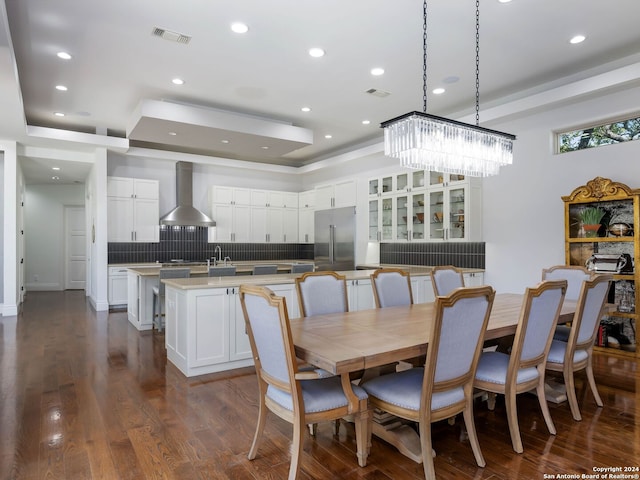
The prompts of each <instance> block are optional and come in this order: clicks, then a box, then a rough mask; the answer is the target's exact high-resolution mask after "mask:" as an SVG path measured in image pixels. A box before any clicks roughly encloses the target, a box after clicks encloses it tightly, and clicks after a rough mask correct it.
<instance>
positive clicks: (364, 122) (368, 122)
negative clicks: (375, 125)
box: [362, 120, 371, 125]
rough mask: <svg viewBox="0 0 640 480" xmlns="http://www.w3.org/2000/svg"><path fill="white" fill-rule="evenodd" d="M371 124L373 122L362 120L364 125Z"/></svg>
mask: <svg viewBox="0 0 640 480" xmlns="http://www.w3.org/2000/svg"><path fill="white" fill-rule="evenodd" d="M370 123H371V120H362V124H363V125H369V124H370Z"/></svg>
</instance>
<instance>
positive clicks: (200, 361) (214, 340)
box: [163, 266, 482, 377]
mask: <svg viewBox="0 0 640 480" xmlns="http://www.w3.org/2000/svg"><path fill="white" fill-rule="evenodd" d="M405 267H406V266H405ZM406 268H407V269H408V270H410V273H411V287H412V290H413V297H414V302H415V303H424V302H430V301H433V300H434V295H433V288H432V286H431V277H430V276H429V273H430V271H431V268H430V267H416V266H411V267H406ZM338 273H340V274H342V275H345V277H346V279H347V295H348V302H349V309H350V310H366V309H371V308H374V307H375V303H374V298H373V290H372V287H371V278H370V275H371V273H372V271H371V270H349V271H341V272H338ZM466 273H478V274H480V273H482V270H477V269H469V270H468V271H466ZM297 276H300V274H279V275H259V276H236V277H201V278H198V277H192V278H180V279H166V280H163V282H164V284H165V287H166V290H165V311H166V316H165V345H166V348H167V359H168V360H169V361H170V362H171V363H173V364H174V365H175V366H176V367H178V369H179V370H180V371H181V372H182V373H183V374H184V375H186V376H187V377H192V376H196V375H202V374H206V373H213V372H220V371H223V370H230V369H233V368H240V367H246V366H249V365H253V359H252V358H251V346H250V344H249V337H248V336H247V334H246V332H245V325H244V317H243V314H242V308H241V306H240V298H239V295H238V291H239V287H240V285H241V284H249V285H263V286H266V287H268V288H270V289H271V290H273V291H274V293H275V294H276V295H279V296H283V297H285V298H286V302H287V309H288V313H289V317H290V318H296V317H299V316H300V310H299V306H298V297H297V294H296V290H295V278H296V277H297Z"/></svg>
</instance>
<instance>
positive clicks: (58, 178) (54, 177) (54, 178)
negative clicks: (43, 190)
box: [51, 175, 60, 180]
mask: <svg viewBox="0 0 640 480" xmlns="http://www.w3.org/2000/svg"><path fill="white" fill-rule="evenodd" d="M51 180H60V177H59V176H57V175H54V176H53V177H51Z"/></svg>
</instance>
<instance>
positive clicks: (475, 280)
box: [462, 272, 484, 287]
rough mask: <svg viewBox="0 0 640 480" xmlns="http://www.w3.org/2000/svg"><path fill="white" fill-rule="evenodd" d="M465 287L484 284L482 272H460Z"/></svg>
mask: <svg viewBox="0 0 640 480" xmlns="http://www.w3.org/2000/svg"><path fill="white" fill-rule="evenodd" d="M462 276H463V277H464V286H465V287H479V286H481V285H484V274H483V273H482V272H470V273H464V274H462Z"/></svg>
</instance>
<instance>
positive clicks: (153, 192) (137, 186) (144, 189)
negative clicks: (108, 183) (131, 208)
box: [133, 178, 160, 200]
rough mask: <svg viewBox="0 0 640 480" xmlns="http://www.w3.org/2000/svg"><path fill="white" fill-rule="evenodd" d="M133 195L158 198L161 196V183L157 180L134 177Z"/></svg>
mask: <svg viewBox="0 0 640 480" xmlns="http://www.w3.org/2000/svg"><path fill="white" fill-rule="evenodd" d="M133 196H134V198H149V199H154V200H158V199H159V198H160V183H159V182H158V181H157V180H147V179H143V178H134V179H133Z"/></svg>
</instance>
